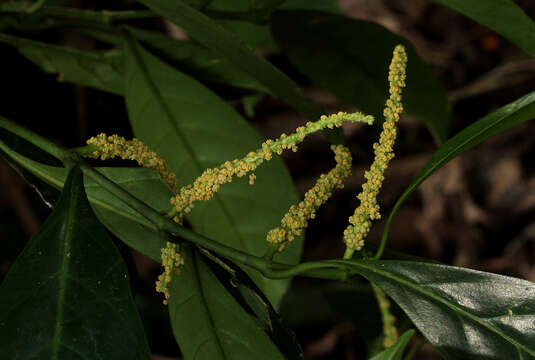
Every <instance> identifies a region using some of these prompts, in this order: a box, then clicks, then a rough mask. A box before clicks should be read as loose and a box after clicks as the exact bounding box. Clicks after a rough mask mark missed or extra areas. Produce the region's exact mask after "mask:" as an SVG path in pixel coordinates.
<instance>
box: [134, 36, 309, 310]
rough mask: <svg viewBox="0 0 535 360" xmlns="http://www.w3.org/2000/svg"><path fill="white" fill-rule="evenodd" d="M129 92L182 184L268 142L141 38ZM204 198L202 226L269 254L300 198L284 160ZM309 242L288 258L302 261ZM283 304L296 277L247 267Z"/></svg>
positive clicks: (141, 131) (147, 138) (143, 131)
mask: <svg viewBox="0 0 535 360" xmlns="http://www.w3.org/2000/svg"><path fill="white" fill-rule="evenodd" d="M124 52H125V56H126V59H125V60H126V61H125V63H126V84H125V98H126V106H127V109H128V115H129V119H130V123H131V125H132V128H133V130H134V134H135V135H136V137H138V138H139V139H141V140H143V141H144V142H145V143H146V144H148V145H149V147H150V148H151V149H153V150H154V151H155V152H156V153H158V154H159V155H160V156H162V157H163V158H164V159H166V161H167V165H168V166H169V168H170V169H171V170H172V171H173V172H174V173H175V174H176V175H177V179H178V180H179V183H180V184H183V185H186V184H189V183H192V182H193V180H194V179H195V178H196V177H197V176H199V175H200V174H201V173H202V171H203V170H204V169H206V168H211V167H214V166H218V165H219V164H221V163H223V162H225V161H227V160H232V159H234V158H241V157H243V156H245V155H246V154H247V153H248V152H250V151H252V150H255V149H257V148H259V147H260V144H261V142H262V140H261V138H260V136H258V134H257V133H256V132H255V131H254V130H253V129H252V128H251V127H250V126H249V125H248V124H247V123H246V122H245V120H244V119H243V118H242V117H240V116H239V115H238V113H237V112H236V111H235V110H234V109H233V108H232V107H230V106H229V105H228V104H227V103H225V102H224V101H223V100H221V99H220V98H219V97H217V96H216V95H215V94H214V93H212V92H211V91H209V90H208V89H206V88H205V87H204V86H203V85H201V84H200V83H198V82H197V81H195V80H194V79H192V78H190V77H188V76H187V75H185V74H183V73H181V72H179V71H177V70H175V69H173V68H171V67H170V66H169V65H167V64H166V63H164V62H162V61H160V60H159V59H158V58H156V57H154V56H153V55H151V54H150V53H149V52H147V51H146V50H145V49H143V48H142V47H141V46H140V45H139V44H137V43H135V42H134V41H127V42H126V43H125V50H124ZM256 175H257V181H256V182H255V185H254V186H250V185H248V184H247V181H246V179H245V178H242V179H238V180H235V181H234V182H232V183H231V184H227V185H224V186H222V187H221V189H220V190H219V192H218V193H217V194H216V195H215V197H214V198H213V199H212V200H211V201H208V202H202V201H201V202H198V203H197V204H196V206H195V208H194V210H193V211H192V213H191V214H190V216H189V217H188V221H189V222H190V223H191V224H192V226H193V228H194V229H195V231H197V232H199V233H201V234H203V235H205V236H208V237H210V238H212V239H215V240H218V241H220V242H222V243H224V244H226V245H229V246H232V247H234V248H236V249H240V250H244V251H246V252H249V253H251V254H254V255H258V256H261V255H263V253H264V252H265V250H266V248H267V242H266V233H267V232H268V230H269V229H270V228H272V227H274V226H276V225H277V224H278V223H279V222H280V219H281V218H282V215H283V214H284V212H285V211H286V210H287V209H288V208H289V207H290V205H291V204H292V203H295V202H297V196H296V194H295V189H294V187H293V184H292V181H291V179H290V176H289V174H288V170H287V169H286V167H285V166H284V164H283V162H282V161H281V159H280V158H277V159H273V160H272V161H269V162H267V163H266V164H264V165H262V166H261V167H260V168H259V169H258V171H256ZM300 252H301V242H300V241H297V242H296V243H295V244H292V245H291V246H289V247H288V249H287V250H286V251H285V252H283V253H282V254H281V256H280V260H281V261H283V262H288V263H295V262H296V261H298V259H299V256H300ZM246 271H248V274H249V275H250V276H251V277H252V278H253V279H254V281H255V282H256V284H257V285H258V286H259V287H260V288H261V289H262V290H263V291H264V292H265V293H266V295H267V296H268V298H269V299H270V301H272V303H273V304H274V306H275V307H277V304H278V303H279V301H280V298H281V297H282V295H283V293H284V291H285V290H286V288H287V286H288V280H283V281H281V280H269V279H267V278H264V277H263V276H262V275H260V274H259V273H258V272H256V271H254V270H250V269H246Z"/></svg>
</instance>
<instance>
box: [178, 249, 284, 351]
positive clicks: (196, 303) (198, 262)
mask: <svg viewBox="0 0 535 360" xmlns="http://www.w3.org/2000/svg"><path fill="white" fill-rule="evenodd" d="M181 251H182V252H183V256H184V261H185V265H184V267H183V268H182V270H181V273H180V274H179V275H173V281H171V284H170V286H171V298H170V302H169V315H170V317H171V324H172V326H173V332H174V334H175V337H176V339H177V342H178V344H179V346H180V349H181V351H182V353H183V355H184V358H185V359H186V360H188V359H197V360H204V359H206V360H212V359H233V360H234V359H236V360H241V359H243V360H249V359H265V360H268V359H281V360H282V359H284V357H283V356H282V355H281V353H280V352H279V351H278V350H277V348H276V347H275V346H274V345H273V343H271V340H270V339H269V337H268V336H267V334H266V333H264V331H263V330H262V329H261V328H260V327H259V326H258V325H257V324H256V323H255V321H254V320H253V319H252V318H251V317H250V315H249V314H247V312H245V310H244V309H243V308H242V307H241V306H240V305H239V303H238V302H236V300H234V298H233V297H232V296H231V295H230V294H229V293H228V292H227V290H226V289H225V288H224V287H223V286H222V285H221V283H220V282H219V280H218V279H217V278H216V277H215V275H214V274H213V273H212V271H211V270H210V268H209V267H208V266H207V265H206V264H205V263H204V260H203V258H202V257H201V256H200V255H199V254H198V253H197V251H195V250H193V249H191V248H190V247H189V246H182V247H181Z"/></svg>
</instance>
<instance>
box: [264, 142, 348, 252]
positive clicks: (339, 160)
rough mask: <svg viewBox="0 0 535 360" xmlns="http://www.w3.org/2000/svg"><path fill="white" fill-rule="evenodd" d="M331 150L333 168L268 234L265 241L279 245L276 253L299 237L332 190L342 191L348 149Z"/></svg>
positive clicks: (346, 169)
mask: <svg viewBox="0 0 535 360" xmlns="http://www.w3.org/2000/svg"><path fill="white" fill-rule="evenodd" d="M331 149H332V151H333V152H334V154H335V159H336V166H335V168H334V169H332V170H331V171H329V172H328V173H327V174H326V175H325V174H322V175H321V176H320V178H319V179H318V181H317V182H316V184H315V185H314V187H312V188H311V189H310V190H308V191H307V193H306V194H305V198H304V200H303V201H301V202H300V203H299V204H298V205H292V206H291V207H290V209H289V210H288V212H287V213H286V214H285V215H284V217H283V218H282V221H281V225H280V226H279V227H276V228H274V229H271V230H270V231H269V232H268V234H267V241H268V242H270V243H272V244H280V246H279V247H278V248H277V250H278V251H282V250H283V249H284V247H285V246H286V245H287V244H288V243H290V242H291V241H292V240H294V239H295V238H296V237H298V236H299V235H301V233H302V232H303V230H304V229H305V228H306V226H307V221H308V220H309V219H313V218H314V216H315V213H316V210H317V209H318V208H319V207H320V206H321V205H322V204H324V203H325V202H326V201H327V200H328V199H329V198H330V197H331V195H332V191H333V190H334V189H336V188H338V189H342V188H343V187H344V180H345V179H346V178H347V177H348V176H349V175H351V153H350V152H349V149H348V148H347V147H345V146H343V145H333V146H331Z"/></svg>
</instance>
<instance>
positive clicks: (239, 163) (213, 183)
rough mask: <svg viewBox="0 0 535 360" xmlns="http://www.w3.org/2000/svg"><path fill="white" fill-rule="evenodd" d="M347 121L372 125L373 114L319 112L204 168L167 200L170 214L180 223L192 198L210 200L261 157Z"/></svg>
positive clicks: (252, 181) (253, 166)
mask: <svg viewBox="0 0 535 360" xmlns="http://www.w3.org/2000/svg"><path fill="white" fill-rule="evenodd" d="M348 121H349V122H365V123H367V124H372V123H373V116H370V115H363V114H361V113H353V114H348V113H343V112H339V113H337V114H333V115H330V116H326V115H323V116H321V118H320V120H318V121H316V122H308V123H307V124H306V126H300V127H298V128H297V129H296V131H295V133H293V134H290V135H286V134H282V135H281V136H280V137H279V138H278V139H277V140H266V141H265V142H264V143H263V144H262V146H261V148H260V149H258V150H256V151H252V152H250V153H249V154H247V155H246V156H245V157H244V158H242V159H240V160H232V161H226V162H225V163H223V164H221V165H220V166H219V167H216V168H211V169H207V170H205V171H204V172H203V173H202V174H201V176H199V177H198V178H197V179H196V180H195V181H194V182H193V184H189V185H186V186H184V187H182V188H181V189H180V190H179V192H178V194H177V195H176V196H175V197H174V198H172V199H171V204H173V205H174V206H175V211H174V212H172V213H171V214H170V215H172V216H174V220H175V221H176V222H178V223H181V222H182V219H183V217H184V215H186V214H188V213H189V212H190V211H191V210H192V209H193V207H194V203H195V201H198V200H210V199H211V198H213V196H214V194H215V193H216V192H217V191H218V190H219V188H220V187H221V185H223V184H226V183H229V182H231V181H232V179H233V178H234V176H237V177H243V176H245V175H246V174H248V173H250V172H252V171H254V170H255V169H256V168H257V167H258V166H259V165H260V164H262V163H263V162H264V161H265V160H271V159H272V157H273V154H274V153H275V154H278V155H280V154H282V152H283V151H284V150H286V149H292V151H297V144H299V143H301V142H302V141H303V140H304V138H305V136H306V135H308V134H311V133H313V132H316V131H319V130H323V129H325V128H334V127H340V126H342V123H344V122H348ZM255 179H256V175H254V174H251V175H250V176H249V184H254V181H255Z"/></svg>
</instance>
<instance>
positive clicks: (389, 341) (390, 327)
mask: <svg viewBox="0 0 535 360" xmlns="http://www.w3.org/2000/svg"><path fill="white" fill-rule="evenodd" d="M371 285H372V288H373V292H374V293H375V299H376V300H377V304H378V305H379V311H380V312H381V318H382V320H383V346H384V347H385V348H389V347H391V346H392V345H394V344H395V343H396V341H398V329H397V328H396V317H395V316H394V315H392V313H391V312H390V300H388V297H387V296H386V294H385V292H384V291H383V290H381V288H380V287H378V286H377V285H375V284H374V283H372V284H371Z"/></svg>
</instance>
